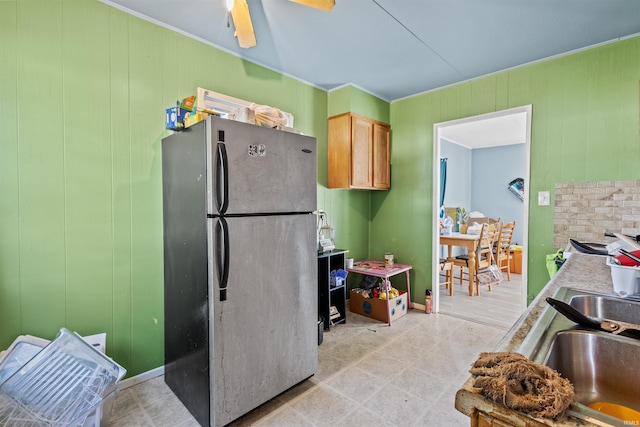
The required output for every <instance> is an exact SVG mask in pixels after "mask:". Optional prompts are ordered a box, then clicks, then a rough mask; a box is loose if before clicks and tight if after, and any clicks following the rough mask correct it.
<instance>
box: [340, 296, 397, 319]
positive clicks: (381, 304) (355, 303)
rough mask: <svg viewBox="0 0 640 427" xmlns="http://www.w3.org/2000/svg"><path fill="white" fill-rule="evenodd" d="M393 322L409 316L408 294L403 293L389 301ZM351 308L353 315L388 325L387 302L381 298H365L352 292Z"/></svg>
mask: <svg viewBox="0 0 640 427" xmlns="http://www.w3.org/2000/svg"><path fill="white" fill-rule="evenodd" d="M389 306H390V308H391V320H392V321H393V320H396V319H399V318H400V317H402V316H404V315H405V314H407V293H406V292H403V293H402V294H401V295H400V296H398V297H397V298H391V299H390V300H389ZM349 308H350V310H351V312H352V313H357V314H360V315H362V316H366V317H370V318H372V319H376V320H379V321H381V322H385V323H388V322H389V316H388V314H387V301H385V300H382V299H379V298H365V297H363V296H362V295H361V294H360V293H358V292H355V291H351V295H350V302H349Z"/></svg>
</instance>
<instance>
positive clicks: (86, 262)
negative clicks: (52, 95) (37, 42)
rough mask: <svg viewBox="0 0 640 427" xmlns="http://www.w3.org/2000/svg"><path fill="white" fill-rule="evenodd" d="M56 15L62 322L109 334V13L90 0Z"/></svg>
mask: <svg viewBox="0 0 640 427" xmlns="http://www.w3.org/2000/svg"><path fill="white" fill-rule="evenodd" d="M62 20H63V22H64V26H63V34H62V71H63V80H62V84H63V94H62V105H61V108H62V111H63V113H64V119H63V120H64V161H63V165H64V186H65V189H64V192H65V199H64V201H65V226H64V230H65V255H66V272H67V274H66V305H67V309H66V327H67V328H69V329H71V330H74V331H77V332H78V333H80V334H85V335H90V334H95V333H100V332H106V333H107V336H108V337H109V338H111V336H112V329H111V325H112V315H113V314H112V306H113V290H112V286H111V285H112V283H113V277H112V274H113V243H112V238H111V237H112V225H111V224H112V211H111V195H112V182H111V174H112V172H111V169H112V167H111V161H112V160H111V147H110V125H109V123H110V116H109V112H110V111H109V100H110V95H111V94H110V90H109V88H110V84H109V83H110V79H109V36H108V34H109V33H108V29H109V20H108V15H105V14H103V13H101V8H99V7H96V4H95V3H90V2H75V3H74V4H73V7H69V5H64V7H63V16H62Z"/></svg>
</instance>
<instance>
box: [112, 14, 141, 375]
mask: <svg viewBox="0 0 640 427" xmlns="http://www.w3.org/2000/svg"><path fill="white" fill-rule="evenodd" d="M107 15H108V17H109V44H110V49H109V70H110V87H109V89H110V102H109V111H108V113H109V116H110V117H111V121H110V128H109V132H110V140H109V148H110V149H111V162H112V171H111V188H112V194H111V208H110V211H111V215H112V218H113V220H112V221H113V222H112V224H111V228H112V233H113V237H112V239H113V243H112V247H113V285H112V286H113V319H112V325H111V328H112V331H113V333H112V336H111V337H109V336H107V339H108V340H109V344H110V345H109V344H108V347H107V351H109V353H110V354H111V356H112V357H113V358H114V360H117V361H118V362H119V363H121V364H122V365H123V366H126V367H127V368H129V369H130V367H131V366H132V365H131V360H132V355H131V353H132V348H133V345H134V343H133V340H132V317H133V313H132V312H131V288H132V277H131V273H132V271H131V228H132V215H131V204H132V202H131V169H132V164H131V149H130V143H129V134H130V128H131V123H130V105H129V22H128V21H129V19H128V18H127V16H126V15H124V14H121V13H115V12H113V13H111V11H110V13H108V14H107Z"/></svg>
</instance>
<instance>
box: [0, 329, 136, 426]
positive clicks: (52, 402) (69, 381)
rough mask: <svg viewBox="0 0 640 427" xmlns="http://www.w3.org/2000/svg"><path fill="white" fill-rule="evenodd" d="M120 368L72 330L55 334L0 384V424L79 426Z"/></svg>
mask: <svg viewBox="0 0 640 427" xmlns="http://www.w3.org/2000/svg"><path fill="white" fill-rule="evenodd" d="M125 373H126V370H125V369H124V368H123V367H122V366H120V365H118V364H117V363H115V362H114V361H113V360H111V359H110V358H108V357H107V356H105V355H103V354H102V353H100V352H99V351H98V350H96V349H95V348H93V347H92V346H91V345H90V344H88V343H87V342H86V341H84V340H83V339H82V337H80V335H78V334H77V333H71V332H69V331H68V330H67V329H65V328H62V329H61V330H60V333H59V334H58V337H57V338H56V339H55V340H53V341H52V342H51V343H50V344H49V345H47V346H46V347H45V348H44V349H42V350H41V351H40V352H39V353H38V354H36V355H35V356H34V357H33V358H32V359H31V360H29V361H28V362H27V363H26V364H24V365H23V366H22V367H21V368H20V369H18V370H17V371H16V372H15V373H13V375H11V376H10V377H9V378H7V379H6V380H5V381H4V382H3V383H2V384H0V425H1V426H16V427H31V426H34V427H35V426H55V427H63V426H64V427H66V426H82V425H83V424H84V422H85V420H86V418H87V416H88V415H89V414H90V413H91V412H92V411H94V410H95V409H96V408H97V406H98V405H100V403H101V402H102V400H103V399H104V398H106V397H109V396H110V395H113V394H115V393H116V391H117V382H118V381H119V380H120V379H121V378H122V377H123V376H124V374H125Z"/></svg>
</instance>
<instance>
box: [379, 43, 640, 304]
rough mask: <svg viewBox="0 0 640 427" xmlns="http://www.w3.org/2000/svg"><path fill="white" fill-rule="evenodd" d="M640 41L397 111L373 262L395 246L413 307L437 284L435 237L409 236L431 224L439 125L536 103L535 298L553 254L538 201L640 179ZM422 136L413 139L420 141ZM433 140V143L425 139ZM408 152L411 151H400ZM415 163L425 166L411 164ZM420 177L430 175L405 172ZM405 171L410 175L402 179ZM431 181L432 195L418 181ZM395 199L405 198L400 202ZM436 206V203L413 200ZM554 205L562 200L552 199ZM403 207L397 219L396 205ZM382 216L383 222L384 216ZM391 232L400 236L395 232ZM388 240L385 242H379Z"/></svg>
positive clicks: (488, 80)
mask: <svg viewBox="0 0 640 427" xmlns="http://www.w3.org/2000/svg"><path fill="white" fill-rule="evenodd" d="M639 53H640V38H633V39H629V40H625V41H621V42H617V43H611V44H608V45H605V46H600V47H597V48H594V49H590V50H587V51H583V52H579V53H576V54H573V55H569V56H564V57H561V58H556V59H553V60H548V61H544V62H540V63H536V64H533V65H530V66H526V67H521V68H517V69H513V70H510V71H505V72H501V73H497V74H495V75H490V76H486V77H483V78H479V79H475V80H472V81H469V82H464V83H461V84H458V85H455V86H451V87H447V88H443V89H441V90H437V91H433V92H429V93H426V94H422V95H418V96H416V97H412V98H408V99H404V100H401V101H398V102H394V103H393V104H392V105H391V126H392V129H393V132H394V139H393V142H394V147H393V154H392V162H393V166H394V167H393V168H392V177H391V180H392V190H391V191H390V194H389V196H388V197H386V198H385V199H382V198H379V197H378V198H376V197H374V199H373V201H372V224H371V253H379V252H382V251H384V250H386V248H387V247H388V246H389V243H388V242H390V241H394V240H400V239H403V241H402V243H401V244H400V245H399V246H402V247H403V249H401V250H402V251H405V252H406V253H409V254H426V256H425V257H424V258H418V257H419V256H420V255H413V256H414V257H416V258H418V259H417V262H416V263H414V270H415V275H416V277H417V278H418V280H416V281H415V283H414V287H415V289H414V295H415V297H414V301H417V302H418V301H421V298H422V295H423V290H424V289H425V288H428V287H429V286H430V284H428V283H426V284H425V283H423V282H422V279H423V278H425V280H430V279H429V278H430V277H431V271H430V270H431V258H430V256H431V254H430V253H429V252H430V246H431V235H432V234H431V233H432V231H431V230H425V231H424V239H422V238H421V237H422V236H419V237H415V236H414V237H413V238H412V239H411V238H407V237H406V236H407V235H408V233H407V232H406V230H416V229H424V226H423V224H425V223H427V224H431V221H432V216H431V206H430V204H431V180H432V179H431V177H432V173H433V168H432V159H433V158H432V153H433V148H432V144H433V141H432V134H433V125H434V124H435V123H439V122H444V121H448V120H453V119H458V118H462V117H467V116H472V115H477V114H482V113H488V112H492V111H497V110H502V109H506V108H513V107H517V106H521V105H527V104H532V106H533V107H532V130H531V137H532V141H531V177H530V185H529V191H530V208H529V259H528V260H525V262H528V265H529V277H528V281H529V298H530V299H531V298H533V297H534V296H535V295H536V294H537V293H538V292H539V291H540V289H542V287H543V286H544V285H545V284H546V283H547V281H548V280H549V276H548V273H547V271H546V268H545V255H546V254H547V253H551V252H555V248H553V207H552V206H551V207H540V206H537V192H538V191H543V190H548V191H551V194H552V195H553V192H554V189H555V183H557V182H564V181H595V180H625V179H635V178H637V173H636V171H635V170H636V168H637V166H636V165H637V163H638V161H639V160H640V140H639V137H638V135H639V132H638V129H639V124H638V108H639V107H638V105H639V104H638V82H639V80H640V72H639V71H638V70H640V60H639ZM412 130H413V132H412ZM420 132H425V133H426V134H427V135H428V137H427V138H420V137H419V136H416V135H417V134H419V133H420ZM400 147H402V148H400ZM411 156H413V157H414V158H415V159H416V160H415V161H414V162H412V161H411V159H410V157H411ZM404 167H407V168H408V169H411V168H418V169H421V172H423V173H410V172H407V171H405V170H404ZM400 168H402V170H399V169H400ZM414 176H415V177H418V178H419V179H422V177H426V179H427V180H428V181H429V183H428V185H426V186H424V185H422V183H421V182H420V181H419V180H418V181H416V182H414V181H412V179H411V178H412V177H414ZM394 194H401V196H400V197H399V198H397V199H396V197H395V196H394ZM423 198H428V199H429V201H428V203H413V204H412V202H411V201H413V200H420V199H423ZM552 201H553V196H552ZM396 203H398V204H401V205H402V206H403V207H402V209H401V210H399V211H394V210H393V208H392V207H390V206H387V205H388V204H396ZM376 211H377V212H379V214H377V215H376V214H375V212H376ZM390 230H392V231H390ZM379 235H380V236H385V237H384V239H382V238H378V237H377V236H379Z"/></svg>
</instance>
